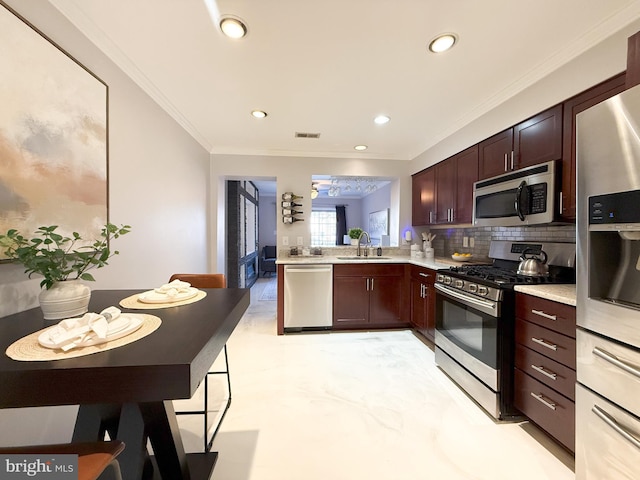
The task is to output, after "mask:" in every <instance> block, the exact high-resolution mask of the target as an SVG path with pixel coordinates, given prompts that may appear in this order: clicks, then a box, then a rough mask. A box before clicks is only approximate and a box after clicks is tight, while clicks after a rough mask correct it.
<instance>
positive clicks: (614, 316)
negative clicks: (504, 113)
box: [576, 87, 640, 480]
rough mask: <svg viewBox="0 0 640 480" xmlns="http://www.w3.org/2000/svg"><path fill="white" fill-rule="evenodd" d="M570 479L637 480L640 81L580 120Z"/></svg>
mask: <svg viewBox="0 0 640 480" xmlns="http://www.w3.org/2000/svg"><path fill="white" fill-rule="evenodd" d="M576 141H577V155H578V157H577V195H578V197H577V202H578V203H577V215H578V217H577V229H578V232H577V233H578V234H577V246H576V247H577V276H578V278H577V320H578V331H577V335H576V338H577V379H578V384H577V385H576V479H577V480H585V479H593V480H595V479H597V480H603V479H615V480H620V479H639V478H640V87H635V88H633V89H630V90H627V91H625V92H623V93H621V94H620V95H617V96H615V97H612V98H611V99H609V100H606V101H604V102H602V103H599V104H598V105H596V106H594V107H592V108H590V109H588V110H586V111H584V112H582V113H580V114H578V116H577V139H576Z"/></svg>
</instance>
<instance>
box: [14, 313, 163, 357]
mask: <svg viewBox="0 0 640 480" xmlns="http://www.w3.org/2000/svg"><path fill="white" fill-rule="evenodd" d="M127 315H128V316H131V317H138V318H142V325H141V326H140V328H138V329H137V330H136V331H134V332H131V333H130V334H129V335H125V336H124V337H120V338H116V339H115V340H111V341H109V342H106V343H101V344H100V345H91V346H88V347H80V348H74V349H73V350H69V351H68V352H63V351H62V350H57V349H56V350H54V349H52V348H45V347H43V346H42V345H40V344H39V343H38V337H39V336H40V334H41V333H42V332H43V331H45V330H47V329H48V328H52V327H47V328H43V329H42V330H38V331H37V332H34V333H31V334H29V335H27V336H26V337H22V338H21V339H19V340H16V341H15V342H13V343H12V344H11V345H9V347H8V348H7V350H6V352H5V353H6V354H7V356H8V357H9V358H12V359H14V360H20V361H24V362H43V361H49V360H64V359H67V358H76V357H82V356H84V355H91V354H92V353H98V352H104V351H106V350H111V349H113V348H118V347H122V346H123V345H127V344H129V343H132V342H135V341H136V340H140V339H141V338H144V337H146V336H147V335H149V334H150V333H153V332H154V331H156V330H157V329H158V327H160V324H161V323H162V320H160V319H159V318H158V317H156V316H154V315H149V314H147V313H128V314H127Z"/></svg>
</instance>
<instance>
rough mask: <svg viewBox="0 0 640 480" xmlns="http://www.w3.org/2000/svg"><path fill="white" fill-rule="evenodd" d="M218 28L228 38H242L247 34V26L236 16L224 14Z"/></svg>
mask: <svg viewBox="0 0 640 480" xmlns="http://www.w3.org/2000/svg"><path fill="white" fill-rule="evenodd" d="M220 30H221V31H222V33H224V34H225V35H226V36H227V37H229V38H235V39H238V38H242V37H244V36H245V35H246V34H247V26H246V25H245V23H244V22H243V21H242V20H240V19H239V18H237V17H232V16H225V17H222V18H221V19H220Z"/></svg>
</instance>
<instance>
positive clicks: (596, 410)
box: [591, 405, 640, 449]
mask: <svg viewBox="0 0 640 480" xmlns="http://www.w3.org/2000/svg"><path fill="white" fill-rule="evenodd" d="M591 411H592V412H593V413H595V414H596V415H597V416H598V417H600V418H601V419H602V421H604V423H606V424H607V425H609V426H610V427H611V428H613V429H614V430H615V431H616V432H617V433H619V434H620V436H622V437H623V438H625V439H626V440H627V441H629V443H631V444H632V445H633V446H634V447H636V448H638V449H640V440H638V439H637V438H636V437H635V436H634V435H633V434H632V433H631V432H629V431H628V430H627V429H626V428H624V427H623V426H622V425H620V424H619V423H618V422H617V421H616V419H615V418H613V416H611V415H610V414H608V413H607V412H605V411H604V410H603V409H601V408H600V407H599V406H597V405H594V406H593V407H591Z"/></svg>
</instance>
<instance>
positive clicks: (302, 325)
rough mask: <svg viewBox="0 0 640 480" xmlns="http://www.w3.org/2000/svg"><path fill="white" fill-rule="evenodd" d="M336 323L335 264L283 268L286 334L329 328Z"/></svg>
mask: <svg viewBox="0 0 640 480" xmlns="http://www.w3.org/2000/svg"><path fill="white" fill-rule="evenodd" d="M332 324H333V265H331V264H306V265H285V266H284V331H285V332H293V331H300V330H303V329H304V330H310V329H315V330H321V329H329V328H331V325H332Z"/></svg>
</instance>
